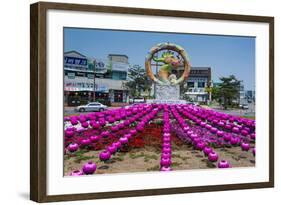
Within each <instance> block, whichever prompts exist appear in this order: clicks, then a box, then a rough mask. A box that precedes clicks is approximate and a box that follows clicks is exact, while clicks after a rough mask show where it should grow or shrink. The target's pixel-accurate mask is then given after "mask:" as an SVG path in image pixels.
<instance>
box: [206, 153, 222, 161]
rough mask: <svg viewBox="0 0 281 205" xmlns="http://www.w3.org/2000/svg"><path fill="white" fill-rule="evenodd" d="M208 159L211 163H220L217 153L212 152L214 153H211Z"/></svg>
mask: <svg viewBox="0 0 281 205" xmlns="http://www.w3.org/2000/svg"><path fill="white" fill-rule="evenodd" d="M208 159H209V161H211V162H216V161H218V159H219V156H218V154H217V153H216V152H214V151H212V152H210V153H209V155H208Z"/></svg>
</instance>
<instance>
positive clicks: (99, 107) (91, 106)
mask: <svg viewBox="0 0 281 205" xmlns="http://www.w3.org/2000/svg"><path fill="white" fill-rule="evenodd" d="M106 109H107V106H106V105H103V104H101V103H99V102H91V103H88V104H87V105H80V106H77V107H76V108H75V110H76V111H78V112H86V111H99V112H102V111H104V110H106Z"/></svg>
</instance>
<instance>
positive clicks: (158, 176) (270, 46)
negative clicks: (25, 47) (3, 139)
mask: <svg viewBox="0 0 281 205" xmlns="http://www.w3.org/2000/svg"><path fill="white" fill-rule="evenodd" d="M30 8H31V12H30V23H31V24H30V42H31V47H30V62H31V66H30V71H31V72H30V76H31V82H30V84H31V86H30V92H31V98H30V110H31V112H30V119H31V128H30V130H31V140H30V145H31V146H30V147H31V150H30V160H31V166H30V176H31V177H30V180H31V181H30V192H31V194H30V197H31V200H34V201H37V202H51V201H64V200H82V199H99V198H112V197H130V196H145V195H159V194H177V193H190V192H206V191H222V190H235V189H250V188H266V187H273V186H274V18H273V17H265V16H247V15H235V14H218V13H201V12H187V11H173V10H157V9H143V8H124V7H109V6H97V5H80V4H62V3H47V2H40V3H35V4H32V5H31V7H30Z"/></svg>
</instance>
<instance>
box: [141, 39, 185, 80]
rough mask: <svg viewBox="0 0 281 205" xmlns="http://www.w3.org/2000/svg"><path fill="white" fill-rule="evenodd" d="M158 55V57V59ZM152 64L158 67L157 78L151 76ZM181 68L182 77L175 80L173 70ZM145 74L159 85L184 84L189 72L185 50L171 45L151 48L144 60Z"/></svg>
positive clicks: (160, 44)
mask: <svg viewBox="0 0 281 205" xmlns="http://www.w3.org/2000/svg"><path fill="white" fill-rule="evenodd" d="M159 55H160V57H158V56H159ZM153 63H154V64H155V63H156V64H157V65H159V66H160V69H159V71H156V72H157V77H156V76H155V75H154V74H153V71H152V68H151V67H152V65H153ZM179 67H183V69H184V70H183V73H182V75H181V76H180V77H179V78H177V77H176V75H175V74H173V71H174V70H177V69H178V68H179ZM145 68H146V73H147V75H148V76H149V77H150V79H151V80H153V81H154V82H155V83H157V84H159V85H178V84H180V83H182V82H184V81H185V80H186V79H187V78H188V75H189V72H190V63H189V60H188V57H187V53H186V52H185V50H184V49H183V48H182V47H181V46H179V45H176V44H173V43H159V44H157V45H156V46H154V47H152V48H151V49H150V51H149V53H148V55H147V56H146V59H145Z"/></svg>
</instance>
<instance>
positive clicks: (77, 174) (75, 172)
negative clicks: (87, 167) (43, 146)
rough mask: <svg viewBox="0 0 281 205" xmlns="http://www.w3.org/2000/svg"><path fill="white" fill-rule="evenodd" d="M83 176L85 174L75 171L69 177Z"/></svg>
mask: <svg viewBox="0 0 281 205" xmlns="http://www.w3.org/2000/svg"><path fill="white" fill-rule="evenodd" d="M81 175H83V172H82V171H80V170H74V171H73V172H71V173H70V175H69V176H81Z"/></svg>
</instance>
